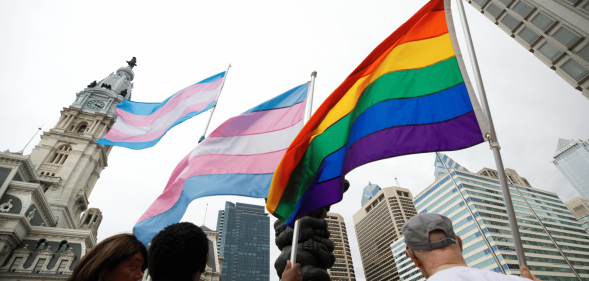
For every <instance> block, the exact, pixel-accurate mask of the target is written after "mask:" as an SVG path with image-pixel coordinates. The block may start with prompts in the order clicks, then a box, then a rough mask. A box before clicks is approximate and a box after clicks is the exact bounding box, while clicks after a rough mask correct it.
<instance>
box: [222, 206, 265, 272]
mask: <svg viewBox="0 0 589 281" xmlns="http://www.w3.org/2000/svg"><path fill="white" fill-rule="evenodd" d="M217 231H218V232H220V235H219V239H218V240H217V249H218V252H219V256H220V257H224V260H223V267H222V270H221V274H222V277H223V280H224V281H269V280H270V218H269V217H268V213H266V208H265V207H264V206H258V205H250V204H244V203H236V204H233V203H231V202H225V210H220V211H219V215H218V217H217Z"/></svg>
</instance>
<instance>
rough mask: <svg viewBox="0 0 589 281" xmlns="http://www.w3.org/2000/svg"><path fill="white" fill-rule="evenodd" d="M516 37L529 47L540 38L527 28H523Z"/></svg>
mask: <svg viewBox="0 0 589 281" xmlns="http://www.w3.org/2000/svg"><path fill="white" fill-rule="evenodd" d="M517 35H518V36H519V37H520V38H521V39H523V40H524V41H526V43H528V44H529V45H530V46H532V45H533V44H534V43H536V41H538V39H539V38H540V35H539V34H538V33H536V32H534V31H533V30H532V29H531V28H529V27H527V26H525V27H524V28H523V29H522V30H521V31H520V32H519V33H518V34H517Z"/></svg>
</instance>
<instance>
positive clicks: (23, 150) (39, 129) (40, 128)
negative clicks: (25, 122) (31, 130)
mask: <svg viewBox="0 0 589 281" xmlns="http://www.w3.org/2000/svg"><path fill="white" fill-rule="evenodd" d="M44 125H45V124H43V125H41V127H39V128H38V129H37V131H36V132H35V134H34V135H33V137H32V138H31V140H30V141H29V142H27V145H25V147H24V148H23V149H22V150H21V151H19V152H17V153H20V154H24V152H25V149H27V146H29V144H30V143H31V142H32V141H33V139H34V138H35V137H36V136H37V134H38V133H39V132H40V131H41V130H43V126H44Z"/></svg>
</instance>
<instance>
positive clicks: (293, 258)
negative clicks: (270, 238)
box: [290, 71, 317, 265]
mask: <svg viewBox="0 0 589 281" xmlns="http://www.w3.org/2000/svg"><path fill="white" fill-rule="evenodd" d="M315 77H317V71H313V73H311V81H310V83H309V90H308V93H309V94H308V95H307V108H306V109H307V110H305V111H306V112H305V117H304V118H303V122H304V123H303V124H306V123H307V121H309V119H310V118H311V115H312V112H313V91H314V89H315ZM300 227H301V226H300V223H299V220H296V221H295V224H294V229H293V232H292V245H291V248H290V264H291V265H294V264H295V263H296V262H297V244H298V242H299V230H300Z"/></svg>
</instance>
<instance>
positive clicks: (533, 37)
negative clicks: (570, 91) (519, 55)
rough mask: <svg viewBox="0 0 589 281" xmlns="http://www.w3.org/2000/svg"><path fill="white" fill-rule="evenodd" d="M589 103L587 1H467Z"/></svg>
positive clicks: (588, 10) (588, 25) (588, 17)
mask: <svg viewBox="0 0 589 281" xmlns="http://www.w3.org/2000/svg"><path fill="white" fill-rule="evenodd" d="M467 2H468V3H470V4H471V5H472V7H474V8H475V9H477V11H480V12H481V13H482V14H483V15H484V16H485V17H487V18H488V19H489V20H490V21H491V22H492V23H494V24H495V25H497V26H498V27H499V28H500V29H501V30H503V31H504V32H505V33H507V35H509V36H510V37H512V38H514V39H515V41H516V42H517V43H519V44H520V45H522V46H523V47H524V48H525V49H526V50H528V51H529V52H531V53H533V54H534V56H536V58H538V59H539V60H540V61H541V62H542V63H544V64H545V65H546V66H548V67H550V68H551V69H552V70H554V71H556V74H558V75H559V76H560V77H561V78H562V79H564V80H565V81H566V82H567V83H569V84H570V85H571V86H573V87H574V88H575V89H577V90H579V91H580V92H582V94H583V96H585V97H586V98H588V99H589V79H588V78H589V0H551V1H546V0H525V1H524V0H468V1H467Z"/></svg>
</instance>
